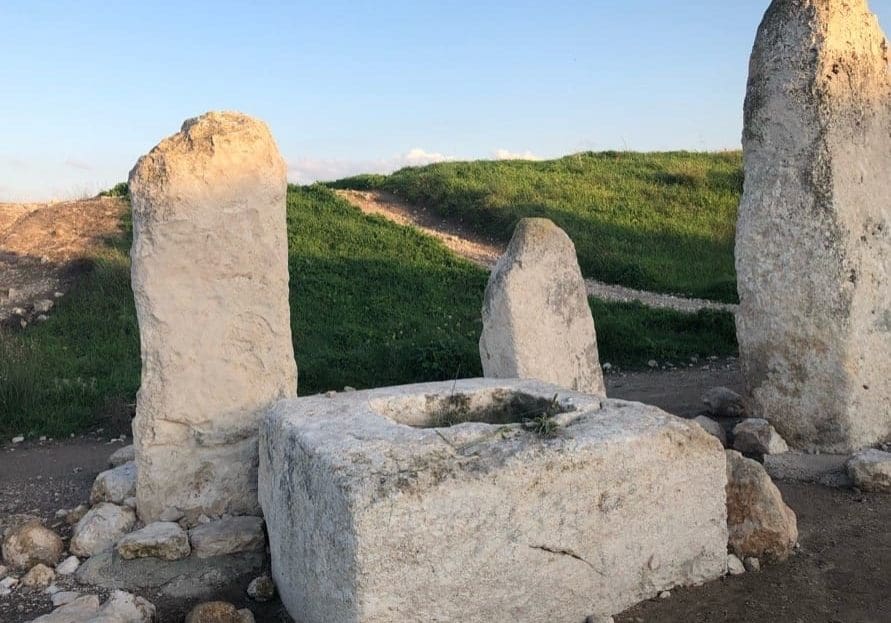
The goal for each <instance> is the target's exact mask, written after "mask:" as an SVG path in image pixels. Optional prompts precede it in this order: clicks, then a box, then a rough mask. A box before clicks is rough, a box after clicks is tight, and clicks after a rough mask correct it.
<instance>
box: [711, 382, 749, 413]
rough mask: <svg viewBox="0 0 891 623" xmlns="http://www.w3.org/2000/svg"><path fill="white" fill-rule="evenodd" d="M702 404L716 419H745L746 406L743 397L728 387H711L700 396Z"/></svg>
mask: <svg viewBox="0 0 891 623" xmlns="http://www.w3.org/2000/svg"><path fill="white" fill-rule="evenodd" d="M702 404H704V405H705V406H706V407H707V408H708V412H709V413H711V414H712V415H714V416H716V417H724V418H738V417H745V415H746V404H745V402H744V401H743V397H742V396H740V395H739V394H737V393H736V392H735V391H733V390H732V389H730V388H728V387H712V388H711V389H710V390H708V391H707V392H705V393H704V394H703V395H702Z"/></svg>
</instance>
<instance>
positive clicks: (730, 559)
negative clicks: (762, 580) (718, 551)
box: [727, 554, 746, 575]
mask: <svg viewBox="0 0 891 623" xmlns="http://www.w3.org/2000/svg"><path fill="white" fill-rule="evenodd" d="M745 572H746V565H745V563H743V561H741V560H740V559H739V558H738V557H737V556H734V555H733V554H727V573H729V574H730V575H742V574H743V573H745Z"/></svg>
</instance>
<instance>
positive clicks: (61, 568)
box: [56, 556, 80, 575]
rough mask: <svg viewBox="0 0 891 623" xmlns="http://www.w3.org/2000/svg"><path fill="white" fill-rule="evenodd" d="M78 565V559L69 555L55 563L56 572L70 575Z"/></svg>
mask: <svg viewBox="0 0 891 623" xmlns="http://www.w3.org/2000/svg"><path fill="white" fill-rule="evenodd" d="M79 566H80V560H78V558H77V556H69V557H68V558H66V559H65V560H63V561H62V562H60V563H59V564H58V565H56V573H58V574H59V575H71V574H72V573H74V572H75V571H77V568H78V567H79Z"/></svg>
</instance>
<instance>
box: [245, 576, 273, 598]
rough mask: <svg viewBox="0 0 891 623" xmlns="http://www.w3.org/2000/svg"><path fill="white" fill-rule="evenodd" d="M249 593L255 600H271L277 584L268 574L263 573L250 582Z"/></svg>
mask: <svg viewBox="0 0 891 623" xmlns="http://www.w3.org/2000/svg"><path fill="white" fill-rule="evenodd" d="M247 594H248V597H250V598H251V599H253V600H254V601H269V600H270V599H272V598H273V597H275V584H274V583H273V581H272V578H270V577H269V576H268V575H265V574H264V575H261V576H259V577H256V578H254V579H253V580H251V583H250V584H248V587H247Z"/></svg>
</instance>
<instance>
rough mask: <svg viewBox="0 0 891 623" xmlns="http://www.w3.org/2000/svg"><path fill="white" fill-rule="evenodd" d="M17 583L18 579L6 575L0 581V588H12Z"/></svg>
mask: <svg viewBox="0 0 891 623" xmlns="http://www.w3.org/2000/svg"><path fill="white" fill-rule="evenodd" d="M18 583H19V579H18V578H17V577H15V576H14V575H8V576H6V577H5V578H3V579H2V580H0V587H2V588H12V587H13V586H16V585H17V584H18Z"/></svg>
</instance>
